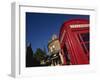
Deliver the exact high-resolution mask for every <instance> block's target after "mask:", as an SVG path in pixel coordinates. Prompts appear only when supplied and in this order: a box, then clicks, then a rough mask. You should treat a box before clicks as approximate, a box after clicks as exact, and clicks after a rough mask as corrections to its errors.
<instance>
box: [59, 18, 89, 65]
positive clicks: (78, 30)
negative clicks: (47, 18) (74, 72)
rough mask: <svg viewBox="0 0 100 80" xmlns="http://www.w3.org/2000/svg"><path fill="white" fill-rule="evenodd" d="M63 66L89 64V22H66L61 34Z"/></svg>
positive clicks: (75, 20)
mask: <svg viewBox="0 0 100 80" xmlns="http://www.w3.org/2000/svg"><path fill="white" fill-rule="evenodd" d="M59 40H60V44H61V54H62V55H63V64H68V65H70V64H72V65H74V64H89V57H90V56H89V20H85V19H73V20H69V21H66V22H65V23H64V24H63V25H62V27H61V29H60V34H59Z"/></svg>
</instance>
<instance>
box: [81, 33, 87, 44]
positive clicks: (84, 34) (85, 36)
mask: <svg viewBox="0 0 100 80" xmlns="http://www.w3.org/2000/svg"><path fill="white" fill-rule="evenodd" d="M81 37H82V39H83V41H84V42H85V41H89V33H83V34H81Z"/></svg>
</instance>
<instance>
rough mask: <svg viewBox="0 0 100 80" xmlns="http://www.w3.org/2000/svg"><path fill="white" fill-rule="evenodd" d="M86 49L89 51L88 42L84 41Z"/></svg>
mask: <svg viewBox="0 0 100 80" xmlns="http://www.w3.org/2000/svg"><path fill="white" fill-rule="evenodd" d="M85 46H86V48H87V50H88V51H89V43H85Z"/></svg>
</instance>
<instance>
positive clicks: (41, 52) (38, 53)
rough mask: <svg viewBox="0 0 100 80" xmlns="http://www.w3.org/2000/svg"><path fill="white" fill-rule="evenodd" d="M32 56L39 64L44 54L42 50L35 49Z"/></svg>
mask: <svg viewBox="0 0 100 80" xmlns="http://www.w3.org/2000/svg"><path fill="white" fill-rule="evenodd" d="M34 56H35V57H36V58H37V60H38V61H40V62H41V61H42V60H43V59H44V58H45V56H46V53H45V52H44V51H43V50H42V49H40V48H37V50H36V52H35V54H34Z"/></svg>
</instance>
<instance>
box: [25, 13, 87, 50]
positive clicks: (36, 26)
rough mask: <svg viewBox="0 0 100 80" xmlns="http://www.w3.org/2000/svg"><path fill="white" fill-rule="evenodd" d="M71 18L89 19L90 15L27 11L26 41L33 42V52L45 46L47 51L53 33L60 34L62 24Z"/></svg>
mask: <svg viewBox="0 0 100 80" xmlns="http://www.w3.org/2000/svg"><path fill="white" fill-rule="evenodd" d="M71 19H89V15H74V14H51V13H33V12H26V42H27V43H31V46H32V49H33V52H35V51H36V49H37V48H41V49H44V47H45V48H46V51H47V50H48V49H47V44H48V41H49V40H50V39H51V37H52V35H53V34H56V35H57V36H59V31H60V28H61V25H62V24H63V23H64V22H65V21H68V20H71ZM47 52H48V51H47Z"/></svg>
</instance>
